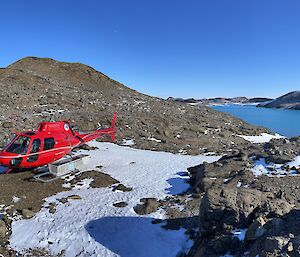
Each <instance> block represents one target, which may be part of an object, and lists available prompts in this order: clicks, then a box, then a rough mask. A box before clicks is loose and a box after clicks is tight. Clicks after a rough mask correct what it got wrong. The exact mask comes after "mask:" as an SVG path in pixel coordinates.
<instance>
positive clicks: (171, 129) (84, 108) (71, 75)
mask: <svg viewBox="0 0 300 257" xmlns="http://www.w3.org/2000/svg"><path fill="white" fill-rule="evenodd" d="M0 87H1V89H2V90H1V92H0V97H1V109H0V122H1V125H2V127H3V129H2V130H1V133H0V141H1V142H2V143H3V141H5V140H6V139H7V138H8V137H9V134H10V133H11V131H12V130H23V129H33V128H35V127H36V126H37V123H38V122H40V121H47V120H61V119H70V120H71V122H72V123H74V124H75V125H76V126H77V127H79V128H80V129H81V130H87V129H93V128H95V127H97V124H98V123H99V122H100V123H101V125H103V126H105V125H108V124H109V122H110V120H111V118H112V115H113V113H114V112H116V111H117V112H118V113H119V116H118V121H117V127H118V135H117V139H118V142H119V143H122V140H125V139H133V140H134V142H135V144H136V147H139V148H145V149H156V150H168V151H172V152H178V151H187V152H188V153H192V154H197V153H201V152H209V151H215V152H220V149H227V150H230V149H231V146H232V144H233V142H234V143H235V144H247V143H246V142H245V141H244V140H243V139H241V138H240V137H236V134H252V135H254V134H259V133H261V132H263V131H265V130H264V129H261V128H257V127H254V126H250V125H248V124H246V123H245V122H243V121H241V120H239V119H237V118H234V117H232V116H230V115H227V114H223V113H220V112H217V111H214V110H211V109H209V108H206V107H193V106H188V105H185V104H181V103H178V102H170V101H166V100H163V99H160V98H155V97H150V96H147V95H144V94H141V93H139V92H136V91H134V90H132V89H130V88H128V87H126V86H124V85H123V84H121V83H119V82H117V81H115V80H113V79H111V78H109V77H108V76H106V75H104V74H103V73H101V72H98V71H96V70H94V69H93V68H91V67H89V66H86V65H83V64H80V63H65V62H59V61H56V60H53V59H49V58H36V57H28V58H24V59H21V60H19V61H17V62H15V63H13V64H11V65H9V66H8V67H7V68H2V69H1V70H0Z"/></svg>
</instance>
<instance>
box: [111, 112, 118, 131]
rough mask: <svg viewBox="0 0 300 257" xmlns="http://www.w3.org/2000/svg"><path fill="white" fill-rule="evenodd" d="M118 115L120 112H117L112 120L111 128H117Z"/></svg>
mask: <svg viewBox="0 0 300 257" xmlns="http://www.w3.org/2000/svg"><path fill="white" fill-rule="evenodd" d="M117 116H118V113H117V112H115V114H114V117H113V119H112V122H111V128H112V129H115V123H116V120H117Z"/></svg>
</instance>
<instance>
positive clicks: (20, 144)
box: [5, 135, 30, 154]
mask: <svg viewBox="0 0 300 257" xmlns="http://www.w3.org/2000/svg"><path fill="white" fill-rule="evenodd" d="M12 141H13V142H12V143H11V144H9V145H8V146H7V148H6V149H5V151H6V152H8V153H15V154H26V153H27V151H28V147H29V144H30V138H29V137H27V136H24V135H19V136H17V135H15V136H14V138H13V140H12Z"/></svg>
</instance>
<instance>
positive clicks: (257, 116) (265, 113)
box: [211, 105, 300, 137]
mask: <svg viewBox="0 0 300 257" xmlns="http://www.w3.org/2000/svg"><path fill="white" fill-rule="evenodd" d="M211 108H213V109H215V110H218V111H221V112H227V113H230V114H231V115H234V116H236V117H238V118H240V119H243V120H245V121H247V122H248V123H250V124H252V125H257V126H263V127H266V128H268V129H269V130H271V131H272V132H276V133H279V134H281V135H283V136H286V137H292V136H300V111H296V110H284V109H269V108H258V107H255V106H251V105H223V106H211Z"/></svg>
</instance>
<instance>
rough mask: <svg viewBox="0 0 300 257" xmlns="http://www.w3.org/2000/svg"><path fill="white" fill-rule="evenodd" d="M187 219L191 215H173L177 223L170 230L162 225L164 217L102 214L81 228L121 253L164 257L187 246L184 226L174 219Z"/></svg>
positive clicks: (123, 255) (131, 255)
mask: <svg viewBox="0 0 300 257" xmlns="http://www.w3.org/2000/svg"><path fill="white" fill-rule="evenodd" d="M189 219H193V218H184V219H176V220H178V221H177V222H175V223H176V225H177V226H175V227H174V228H173V229H177V230H170V229H164V228H163V227H162V225H165V226H166V222H167V220H164V221H163V220H155V219H152V218H144V217H104V218H100V219H98V220H93V221H90V222H89V223H87V224H86V225H85V229H86V230H87V232H88V233H89V235H90V236H91V237H92V238H93V239H94V240H95V241H97V242H98V243H100V244H101V245H103V246H104V247H106V248H108V249H109V250H110V251H112V252H114V253H115V254H118V255H120V256H121V257H134V256H139V257H148V256H149V257H150V256H151V257H152V256H156V257H160V256H161V257H167V256H176V255H177V254H179V253H182V252H185V251H186V250H187V248H188V240H187V239H188V237H187V236H186V235H185V231H186V230H185V229H183V228H182V227H179V226H178V222H179V223H180V222H181V223H182V225H184V223H189ZM167 223H168V222H167ZM168 228H171V226H169V227H168Z"/></svg>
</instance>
